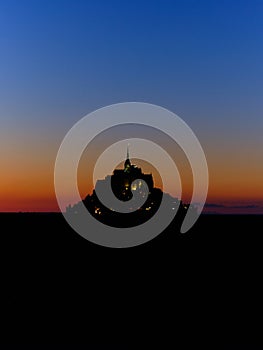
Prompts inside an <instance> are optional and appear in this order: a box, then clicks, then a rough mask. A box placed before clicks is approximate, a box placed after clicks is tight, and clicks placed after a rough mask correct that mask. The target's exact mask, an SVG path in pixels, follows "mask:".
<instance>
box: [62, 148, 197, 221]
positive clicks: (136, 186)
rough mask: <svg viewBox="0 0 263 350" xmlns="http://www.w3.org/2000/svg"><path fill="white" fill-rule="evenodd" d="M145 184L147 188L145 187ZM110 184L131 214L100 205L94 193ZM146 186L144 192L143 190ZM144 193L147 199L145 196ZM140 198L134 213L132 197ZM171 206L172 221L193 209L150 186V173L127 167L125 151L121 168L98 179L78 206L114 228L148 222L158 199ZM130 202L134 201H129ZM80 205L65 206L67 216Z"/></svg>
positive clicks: (151, 183)
mask: <svg viewBox="0 0 263 350" xmlns="http://www.w3.org/2000/svg"><path fill="white" fill-rule="evenodd" d="M146 184H147V185H146ZM109 185H111V188H112V191H113V193H114V195H115V196H116V197H117V198H118V199H119V200H121V201H129V204H130V210H131V212H128V213H120V212H118V211H115V210H114V209H113V208H108V207H106V206H105V205H103V204H102V203H101V201H100V200H99V198H98V196H97V194H96V191H97V193H98V191H99V190H102V193H103V188H105V187H107V186H109ZM147 186H148V189H147ZM147 194H148V196H147ZM136 195H137V196H140V197H142V198H144V200H145V198H146V197H147V199H146V200H145V202H144V204H143V205H142V206H141V207H140V208H139V209H138V210H135V211H134V209H135V208H134V207H133V204H134V201H135V200H134V198H135V197H136ZM163 196H166V199H168V200H169V202H170V203H171V205H170V210H176V209H177V208H178V210H177V214H176V219H178V220H179V221H181V220H182V218H183V217H184V215H185V213H186V211H187V209H190V210H195V208H193V207H192V206H191V207H190V208H189V205H188V204H183V203H182V201H181V200H179V199H177V198H173V197H171V196H170V195H169V194H167V193H163V192H162V190H161V189H159V188H156V187H154V182H153V177H152V174H144V173H143V172H142V169H141V168H138V167H137V166H136V165H134V164H131V161H130V157H129V150H128V149H127V158H126V161H125V163H124V168H123V169H115V170H114V172H113V175H107V176H106V177H105V179H104V180H98V181H97V183H96V186H95V190H93V193H92V195H88V196H87V197H86V198H85V199H84V200H83V201H82V203H83V204H84V205H85V207H86V208H87V209H88V210H89V212H90V213H91V214H92V215H93V216H94V217H96V219H97V220H99V221H101V222H103V223H105V224H108V225H111V226H116V227H130V226H135V225H139V224H141V223H143V222H146V221H147V220H149V219H150V218H151V217H152V216H153V214H154V213H155V212H156V211H157V210H158V208H159V206H160V203H161V201H162V197H163ZM133 200H134V201H133ZM80 204H81V203H78V204H75V205H73V206H71V205H69V206H68V207H67V213H68V214H72V215H77V214H78V212H79V211H80V210H81V206H80Z"/></svg>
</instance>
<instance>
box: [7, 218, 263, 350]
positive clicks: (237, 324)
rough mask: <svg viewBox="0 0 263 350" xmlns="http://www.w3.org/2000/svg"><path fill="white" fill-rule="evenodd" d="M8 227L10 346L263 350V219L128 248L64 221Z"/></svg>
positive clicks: (207, 226) (218, 222) (199, 227)
mask: <svg viewBox="0 0 263 350" xmlns="http://www.w3.org/2000/svg"><path fill="white" fill-rule="evenodd" d="M0 219H1V224H2V228H3V229H2V230H1V266H2V278H1V304H2V309H1V310H2V311H1V317H2V320H3V324H2V329H1V338H2V341H5V342H11V343H15V342H17V343H19V344H22V343H29V344H31V343H34V342H38V343H49V342H55V343H66V344H70V343H72V344H82V343H83V344H85V343H96V342H97V343H106V344H109V343H114V342H115V343H118V342H121V343H124V344H127V347H128V346H130V345H134V346H136V347H137V346H138V347H140V346H139V345H138V344H144V345H145V346H146V348H148V346H149V347H150V344H158V345H160V346H163V347H165V348H166V347H168V344H175V345H176V344H179V343H180V344H184V346H185V348H187V344H188V345H189V344H190V343H191V344H197V343H199V344H203V345H204V344H211V341H212V342H213V344H214V345H213V348H214V347H215V345H216V344H224V343H225V342H238V343H241V344H261V335H262V329H261V324H260V322H259V321H258V320H259V319H260V318H261V316H262V286H261V275H262V259H263V258H262V242H263V240H262V230H261V226H262V222H263V217H262V216H245V215H244V216H223V215H220V216H215V215H201V217H200V218H199V220H198V222H197V223H196V224H195V226H194V227H193V228H192V229H191V230H190V231H189V232H188V233H186V234H179V233H178V232H174V231H173V230H171V229H169V228H168V229H167V230H166V231H164V232H163V233H162V234H160V235H159V236H158V237H156V238H155V239H153V240H152V241H149V242H148V243H146V244H144V245H141V246H137V247H134V248H127V249H111V248H105V247H102V246H98V245H95V244H93V243H90V242H89V241H87V240H85V239H83V238H82V237H80V236H79V235H78V234H77V233H75V232H74V231H73V230H72V229H71V228H70V227H69V226H68V224H67V223H66V221H65V220H64V218H63V216H62V214H59V213H16V214H12V213H10V214H4V213H3V214H0ZM132 348H134V347H132ZM180 348H183V347H182V346H181V347H180Z"/></svg>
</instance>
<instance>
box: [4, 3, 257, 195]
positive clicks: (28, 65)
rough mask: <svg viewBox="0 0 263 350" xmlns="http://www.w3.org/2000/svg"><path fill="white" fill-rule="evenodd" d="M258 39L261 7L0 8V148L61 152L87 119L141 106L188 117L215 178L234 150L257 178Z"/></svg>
mask: <svg viewBox="0 0 263 350" xmlns="http://www.w3.org/2000/svg"><path fill="white" fill-rule="evenodd" d="M262 38H263V2H262V1H256V0H252V1H249V0H247V1H243V0H240V1H235V0H232V1H223V0H222V1H215V0H210V1H208V0H206V1H204V0H199V1H197V0H196V1H194V0H185V1H183V0H181V1H95V0H94V1H78V0H77V1H73V0H72V1H69V0H67V1H66V0H65V1H62V0H61V1H59V0H53V1H50V0H45V1H42V0H39V1H28V0H24V1H18V0H16V1H14V0H9V1H3V0H0V48H1V54H0V122H1V130H2V131H0V136H1V137H2V142H1V141H0V146H1V147H2V148H3V147H7V148H8V142H10V140H9V141H8V140H6V138H7V137H6V135H7V134H9V135H14V138H15V141H14V140H13V141H14V142H15V144H16V146H17V147H19V146H20V145H21V144H23V143H24V142H25V139H29V141H28V142H29V143H30V146H28V148H34V142H37V141H36V139H39V140H40V141H39V142H43V143H44V142H49V143H52V142H53V143H54V145H56V147H57V145H58V144H59V142H60V141H61V139H62V137H63V136H64V134H65V133H66V131H67V130H68V129H69V128H70V127H71V126H72V125H73V124H74V123H75V122H76V121H77V120H78V119H80V118H81V117H82V116H84V115H85V114H87V113H88V112H90V111H92V110H95V109H97V108H99V107H103V106H105V105H108V104H112V103H117V102H125V101H144V102H149V103H153V104H157V105H161V106H163V107H166V108H168V109H171V110H172V111H173V112H175V113H177V114H178V115H179V116H180V117H182V118H183V119H184V120H185V121H186V122H187V123H188V124H189V125H190V126H191V127H192V128H193V129H194V131H195V132H196V134H197V136H199V138H200V141H201V143H202V144H203V145H204V147H205V149H206V150H208V151H209V152H210V153H209V157H210V161H211V164H212V167H213V166H215V165H214V162H216V161H215V159H219V158H220V157H222V154H223V153H228V149H229V148H231V149H233V150H234V152H236V155H237V158H238V159H239V158H240V154H244V157H245V160H244V163H246V164H247V163H248V162H250V163H251V164H249V165H251V167H252V169H253V171H256V168H257V166H258V161H259V159H260V157H261V159H262V148H263V142H262V131H263V118H262V112H263V98H262V95H263V94H262V93H263V84H262V81H263V65H262V62H263V43H262V41H263V39H262ZM33 134H34V135H35V137H34V138H33V139H32V135H33ZM43 135H45V140H42V139H41V137H43ZM9 139H10V138H9ZM3 140H4V141H3ZM41 140H42V141H41ZM3 142H5V144H3ZM6 142H7V144H6ZM43 147H44V146H43ZM56 147H55V146H54V152H55V148H56ZM56 149H57V148H56ZM28 156H29V157H30V154H29V155H28ZM234 158H235V157H234V155H233V154H231V159H234ZM220 162H221V160H220ZM220 162H219V161H218V164H219V163H220ZM229 162H230V159H229ZM241 162H242V159H239V163H238V164H237V167H240V169H241V170H242V166H241ZM252 163H253V164H252ZM260 171H261V173H262V168H260ZM262 192H263V191H262ZM262 194H263V193H262Z"/></svg>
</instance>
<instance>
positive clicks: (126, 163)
mask: <svg viewBox="0 0 263 350" xmlns="http://www.w3.org/2000/svg"><path fill="white" fill-rule="evenodd" d="M130 167H131V161H130V152H129V144H128V146H127V158H126V160H125V163H124V171H125V172H129V170H130Z"/></svg>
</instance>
